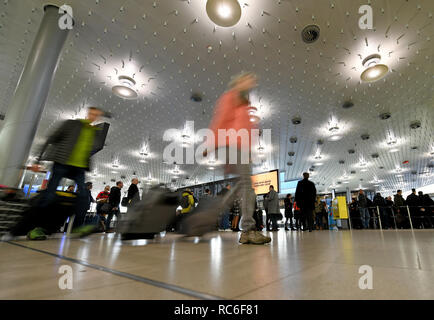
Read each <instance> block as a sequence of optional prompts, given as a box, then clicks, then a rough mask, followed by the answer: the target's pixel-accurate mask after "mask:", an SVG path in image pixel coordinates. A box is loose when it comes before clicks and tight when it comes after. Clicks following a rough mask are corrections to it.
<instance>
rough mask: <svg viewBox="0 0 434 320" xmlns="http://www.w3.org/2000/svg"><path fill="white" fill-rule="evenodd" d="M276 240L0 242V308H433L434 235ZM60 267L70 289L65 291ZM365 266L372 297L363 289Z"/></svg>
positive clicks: (337, 234) (223, 236) (325, 234)
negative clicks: (314, 304)
mask: <svg viewBox="0 0 434 320" xmlns="http://www.w3.org/2000/svg"><path fill="white" fill-rule="evenodd" d="M270 234H271V236H272V237H273V242H272V243H271V244H270V245H264V246H255V245H239V244H238V243H237V234H236V233H233V232H219V233H215V234H211V235H208V236H207V237H205V238H202V239H200V240H199V239H198V238H193V239H183V238H180V237H179V236H176V235H173V234H170V235H162V236H161V237H159V238H158V239H156V240H152V241H147V240H139V241H128V242H121V241H120V240H119V237H118V235H116V234H109V235H105V234H94V235H92V236H90V237H88V238H85V239H74V238H67V237H64V236H62V237H60V236H59V237H58V238H55V239H50V240H46V241H40V242H29V241H26V240H15V241H11V242H0V299H254V300H257V299H358V300H359V299H434V249H433V246H434V232H433V231H432V230H421V231H414V232H412V231H411V230H401V231H396V230H388V231H376V230H367V231H359V230H355V231H315V232H312V233H301V232H285V231H284V230H280V231H279V232H275V233H270ZM62 265H69V266H71V267H72V276H73V277H72V284H73V288H72V289H64V290H62V289H60V288H59V279H60V278H61V277H62V274H59V268H60V266H62ZM362 265H368V266H371V267H372V271H373V273H372V275H373V278H372V283H373V288H372V289H365V290H362V289H360V288H359V279H360V278H361V277H362V276H363V275H364V274H360V273H359V268H360V266H362Z"/></svg>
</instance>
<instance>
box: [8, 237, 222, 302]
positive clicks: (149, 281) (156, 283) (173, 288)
mask: <svg viewBox="0 0 434 320" xmlns="http://www.w3.org/2000/svg"><path fill="white" fill-rule="evenodd" d="M5 242H6V243H9V244H11V245H14V246H18V247H21V248H25V249H29V250H32V251H36V252H39V253H43V254H47V255H50V256H52V257H55V258H59V259H62V260H67V261H69V262H73V263H76V264H80V265H82V266H85V267H88V268H92V269H95V270H99V271H103V272H107V273H110V274H114V275H116V276H119V277H123V278H127V279H130V280H134V281H139V282H142V283H146V284H148V285H151V286H154V287H158V288H163V289H167V290H171V291H174V292H178V293H181V294H184V295H187V296H190V297H194V298H198V299H202V300H226V299H224V298H222V297H217V296H213V295H210V294H207V293H202V292H198V291H194V290H190V289H186V288H183V287H179V286H176V285H173V284H169V283H165V282H161V281H157V280H152V279H149V278H144V277H141V276H137V275H134V274H131V273H126V272H122V271H118V270H114V269H110V268H107V267H104V266H100V265H96V264H92V263H89V262H86V261H83V260H78V259H74V258H69V257H65V256H62V255H59V254H55V253H51V252H48V251H44V250H40V249H35V248H31V247H28V246H25V245H22V244H19V243H16V242H12V241H5Z"/></svg>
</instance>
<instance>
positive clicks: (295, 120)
mask: <svg viewBox="0 0 434 320" xmlns="http://www.w3.org/2000/svg"><path fill="white" fill-rule="evenodd" d="M300 123H301V118H300V117H295V118H293V119H292V124H295V125H297V124H300Z"/></svg>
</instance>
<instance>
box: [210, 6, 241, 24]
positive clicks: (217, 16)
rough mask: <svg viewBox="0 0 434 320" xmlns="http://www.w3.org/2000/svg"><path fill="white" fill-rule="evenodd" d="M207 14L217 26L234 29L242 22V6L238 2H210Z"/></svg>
mask: <svg viewBox="0 0 434 320" xmlns="http://www.w3.org/2000/svg"><path fill="white" fill-rule="evenodd" d="M206 13H207V14H208V17H209V18H210V19H211V21H212V22H214V23H215V24H216V25H218V26H220V27H232V26H234V25H236V24H237V23H238V21H240V18H241V6H240V4H239V3H238V1H237V0H208V1H207V2H206Z"/></svg>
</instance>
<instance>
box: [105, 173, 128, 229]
mask: <svg viewBox="0 0 434 320" xmlns="http://www.w3.org/2000/svg"><path fill="white" fill-rule="evenodd" d="M123 186H124V183H123V182H122V181H118V182H116V186H114V187H112V188H111V190H110V195H109V200H108V202H109V204H110V207H111V210H110V212H109V214H108V216H107V220H106V226H105V229H106V232H113V230H112V229H110V223H111V221H112V219H113V215H116V218H117V219H118V218H119V204H120V203H121V189H122V188H123Z"/></svg>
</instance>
